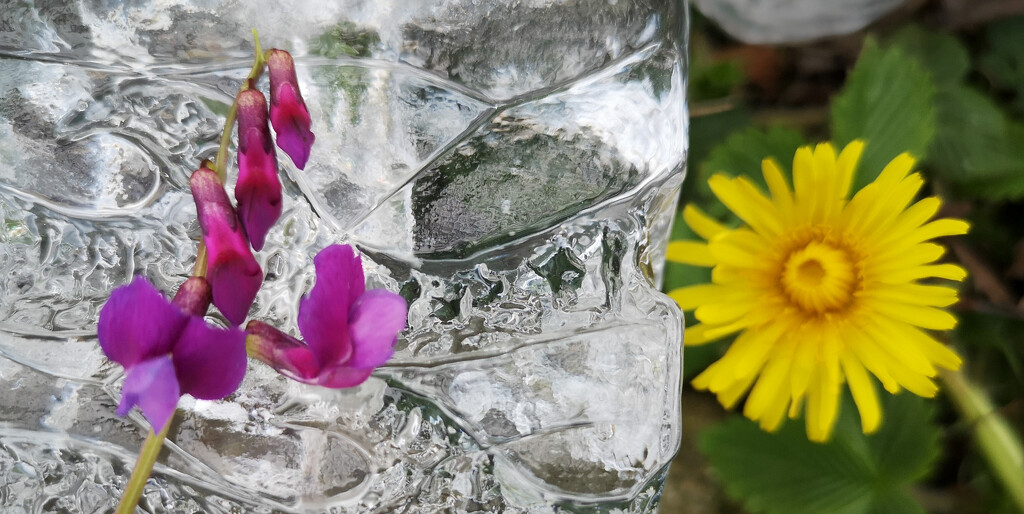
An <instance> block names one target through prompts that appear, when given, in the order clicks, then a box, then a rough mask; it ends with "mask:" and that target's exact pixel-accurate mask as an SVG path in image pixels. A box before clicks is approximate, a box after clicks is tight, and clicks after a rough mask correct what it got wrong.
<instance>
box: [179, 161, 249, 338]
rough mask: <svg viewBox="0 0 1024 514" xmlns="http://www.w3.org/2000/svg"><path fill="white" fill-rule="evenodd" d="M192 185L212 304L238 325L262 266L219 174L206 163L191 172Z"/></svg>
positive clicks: (247, 311)
mask: <svg viewBox="0 0 1024 514" xmlns="http://www.w3.org/2000/svg"><path fill="white" fill-rule="evenodd" d="M189 186H190V187H191V189H192V197H193V199H195V202H196V212H197V217H198V218H199V226H200V227H202V229H203V241H204V242H205V243H206V249H207V252H208V253H209V256H208V263H209V271H208V272H207V277H208V279H209V281H210V285H211V286H212V287H213V304H214V305H216V306H217V309H219V310H220V312H221V313H222V314H224V317H225V318H227V319H228V321H230V322H231V323H232V324H235V325H239V324H241V323H242V321H245V317H246V315H248V313H249V308H250V307H251V306H252V302H253V301H254V300H255V299H256V293H257V292H258V291H259V289H260V285H261V284H262V283H263V270H261V269H260V265H259V264H258V263H257V262H256V259H255V258H253V256H252V251H250V250H249V240H248V239H247V238H246V236H245V231H244V230H243V229H242V224H241V223H239V221H238V215H237V214H235V209H234V208H232V207H231V201H230V200H229V199H228V194H227V193H226V192H225V191H224V187H223V186H222V185H221V183H220V180H219V179H218V178H217V174H216V173H215V172H214V171H213V170H211V169H209V168H208V167H206V166H205V165H204V166H203V167H201V168H199V169H198V170H196V171H195V172H194V173H192V177H191V178H190V179H189Z"/></svg>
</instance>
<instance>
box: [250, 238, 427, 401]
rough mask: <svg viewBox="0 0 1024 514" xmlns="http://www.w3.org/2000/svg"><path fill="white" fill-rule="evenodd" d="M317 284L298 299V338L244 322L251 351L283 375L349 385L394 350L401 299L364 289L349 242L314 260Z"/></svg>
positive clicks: (403, 309)
mask: <svg viewBox="0 0 1024 514" xmlns="http://www.w3.org/2000/svg"><path fill="white" fill-rule="evenodd" d="M313 265H314V267H315V268H316V283H315V285H314V286H313V289H312V290H311V291H310V292H309V294H308V295H307V296H305V297H304V298H303V299H302V301H301V302H300V303H299V319H298V323H299V332H301V333H302V336H303V338H304V339H305V342H303V341H299V340H298V339H295V338H294V337H291V336H289V335H287V334H285V333H283V332H281V331H279V330H277V329H275V328H273V327H271V326H270V325H267V324H266V323H262V322H260V321H255V320H253V321H250V322H249V324H248V325H247V326H246V332H247V333H248V337H247V338H246V345H247V347H248V349H249V354H250V355H252V356H253V357H255V358H256V359H259V360H260V361H263V362H264V363H266V364H268V365H270V366H271V367H273V368H274V369H276V370H278V371H280V372H282V373H284V374H285V375H286V376H288V377H290V378H293V379H295V380H298V381H299V382H303V383H307V384H315V385H320V386H324V387H331V388H342V387H352V386H356V385H359V384H361V383H363V381H365V380H366V379H367V378H369V376H370V373H372V372H373V369H374V368H376V367H377V366H380V365H381V364H384V363H385V362H386V361H387V360H388V359H389V358H390V357H391V355H392V354H393V353H394V345H395V341H396V339H397V337H398V333H399V332H401V331H402V330H404V329H405V325H406V317H407V306H406V303H405V300H404V299H403V298H402V297H401V296H399V295H397V294H395V293H392V292H390V291H386V290H382V289H375V290H370V291H367V290H366V283H365V277H364V276H363V267H362V264H361V261H360V259H359V256H358V255H356V253H355V250H354V249H353V248H352V247H350V246H348V245H333V246H329V247H327V248H325V249H324V250H323V251H321V252H320V253H319V254H317V256H316V257H315V258H314V259H313Z"/></svg>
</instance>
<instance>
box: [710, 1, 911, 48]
mask: <svg viewBox="0 0 1024 514" xmlns="http://www.w3.org/2000/svg"><path fill="white" fill-rule="evenodd" d="M905 3H907V0H694V4H695V5H696V6H697V8H698V9H700V11H701V12H702V13H704V14H705V15H706V16H707V17H708V18H711V19H712V20H715V22H717V23H718V24H719V25H721V27H722V28H723V29H725V31H726V32H728V33H729V34H731V35H732V36H733V37H735V38H737V39H739V40H741V41H745V42H747V43H769V44H772V43H775V44H778V43H797V42H803V41H810V40H813V39H818V38H822V37H826V36H836V35H841V34H849V33H851V32H855V31H857V30H860V29H862V28H864V27H866V26H867V25H868V24H869V23H871V22H873V21H875V20H877V19H878V18H881V17H882V16H884V15H886V14H888V13H889V12H891V11H892V10H894V9H896V8H897V7H899V6H901V5H903V4H905Z"/></svg>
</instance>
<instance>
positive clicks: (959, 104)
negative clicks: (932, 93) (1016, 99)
mask: <svg viewBox="0 0 1024 514" xmlns="http://www.w3.org/2000/svg"><path fill="white" fill-rule="evenodd" d="M936 104H937V106H938V114H939V117H938V132H937V134H936V137H935V140H934V141H933V142H932V148H931V152H930V158H929V160H928V162H929V165H930V167H931V168H933V169H934V170H935V171H937V172H939V173H941V174H942V175H943V176H944V177H945V178H946V179H948V180H950V181H952V182H956V183H960V184H961V185H962V186H963V187H962V189H963V190H964V191H966V192H967V193H968V194H971V195H973V196H977V197H980V198H984V199H987V200H1008V199H1016V198H1021V197H1024V125H1021V124H1020V123H1019V122H1016V121H1012V120H1010V119H1009V118H1008V117H1007V116H1006V113H1004V112H1003V110H1002V109H1000V108H999V106H998V105H997V104H996V103H995V102H994V101H993V100H992V99H991V98H989V97H987V96H985V95H983V94H982V93H980V92H978V91H976V90H974V89H972V88H969V87H967V86H956V85H952V86H948V87H944V88H942V89H940V90H939V93H938V95H937V96H936Z"/></svg>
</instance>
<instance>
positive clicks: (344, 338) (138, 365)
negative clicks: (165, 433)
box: [98, 50, 407, 431]
mask: <svg viewBox="0 0 1024 514" xmlns="http://www.w3.org/2000/svg"><path fill="white" fill-rule="evenodd" d="M265 60H266V64H267V67H268V68H269V75H270V107H269V112H268V106H267V101H266V99H265V97H264V96H263V93H261V92H260V91H259V90H257V89H255V87H254V85H255V80H254V78H253V77H250V80H249V82H248V83H247V85H246V86H244V87H243V88H242V90H241V91H240V92H239V94H238V97H237V98H236V101H235V108H236V109H237V111H235V112H236V113H237V120H238V168H239V169H238V181H237V185H236V187H235V200H236V202H237V206H238V207H237V210H236V208H235V207H234V206H233V205H232V203H231V200H230V199H229V198H228V194H227V192H226V191H225V190H224V184H223V176H222V175H219V174H218V172H217V171H215V166H214V165H213V164H212V163H210V162H209V161H204V162H203V163H202V165H201V166H200V167H199V169H197V170H196V171H195V172H194V173H193V174H192V176H191V177H190V179H189V187H190V189H191V191H192V196H193V198H194V200H195V204H196V213H197V218H198V221H199V225H200V227H201V228H202V237H203V246H202V247H203V248H205V263H204V262H197V268H196V273H195V275H196V276H193V277H191V278H189V279H188V280H187V281H185V283H184V284H183V285H182V286H181V287H180V288H179V290H178V293H177V294H176V295H175V297H174V299H173V300H167V298H166V297H164V296H163V295H162V294H161V293H160V292H159V291H158V290H157V289H156V288H155V287H154V286H153V285H152V284H150V283H149V282H147V281H146V280H145V279H144V278H142V277H136V278H135V280H134V281H133V282H132V283H131V284H129V285H127V286H123V287H120V288H118V289H116V290H114V291H113V292H112V293H111V295H110V299H109V300H108V301H107V303H106V304H105V305H104V306H103V309H102V310H101V311H100V316H99V327H98V337H99V341H100V346H101V348H102V350H103V352H104V353H105V354H106V355H107V357H108V358H110V359H111V360H113V361H115V362H117V363H119V364H121V365H122V366H124V368H125V372H126V378H125V382H124V386H123V388H122V400H121V402H120V405H119V406H118V414H120V415H125V414H127V412H128V411H129V410H130V409H131V408H132V407H133V406H139V407H140V409H141V410H142V413H143V414H144V415H145V416H146V418H147V419H149V421H150V423H151V424H152V426H153V429H154V430H155V431H160V430H161V429H163V428H164V427H165V426H166V425H167V422H168V421H169V420H170V418H171V415H172V414H173V413H174V409H175V407H176V406H177V403H178V399H179V398H180V397H181V395H184V394H189V395H191V396H193V397H195V398H199V399H209V400H213V399H219V398H223V397H225V396H227V395H229V394H231V393H232V392H234V391H235V389H237V388H238V386H239V384H240V383H241V381H242V378H243V376H244V374H245V370H246V366H247V360H246V349H247V346H248V349H249V350H250V351H251V352H252V354H253V356H254V357H256V358H257V359H259V360H262V361H264V362H266V363H267V364H270V365H271V366H273V367H274V368H275V369H277V370H279V371H281V372H282V373H283V374H285V375H286V376H288V377H290V378H293V379H295V380H299V381H302V382H305V383H309V384H316V385H320V386H324V387H334V388H338V387H352V386H355V385H358V384H360V383H362V382H363V381H365V380H366V379H367V378H368V377H369V376H370V373H371V372H372V371H373V369H374V368H375V367H377V366H380V365H381V364H383V363H384V362H385V361H386V360H387V359H388V358H389V357H390V356H391V354H392V351H393V347H394V344H395V342H396V340H397V336H398V333H399V332H401V331H402V330H404V328H405V323H406V316H407V307H406V303H405V300H404V299H402V297H400V296H398V295H397V294H394V293H391V292H388V291H384V290H373V291H367V290H366V286H365V278H364V275H363V268H362V264H361V261H360V259H359V256H358V255H357V254H356V252H355V250H354V249H353V248H351V247H349V246H347V245H333V246H330V247H328V248H326V249H325V250H323V251H322V252H321V253H320V254H318V255H317V256H316V258H315V259H314V263H315V266H316V275H317V279H316V286H315V287H314V288H313V290H312V291H310V293H309V294H308V295H307V296H306V297H304V298H303V300H302V302H301V304H300V306H299V320H298V324H299V330H300V331H301V332H302V334H303V335H304V336H305V338H306V342H305V343H303V342H300V341H299V340H297V339H294V338H292V337H290V336H288V335H286V334H285V333H284V332H282V331H280V330H278V329H276V328H274V327H272V326H270V325H268V324H266V323H263V322H260V321H255V320H253V321H250V322H249V324H248V326H247V329H246V331H243V330H241V329H239V328H238V326H239V325H241V324H242V323H243V322H244V321H245V319H246V318H247V317H248V313H249V310H250V308H251V307H252V304H253V302H254V300H255V298H256V295H257V293H258V292H259V290H260V287H261V285H262V282H263V271H262V269H261V268H260V266H259V263H257V261H256V258H255V257H254V255H253V250H255V251H259V250H261V249H262V248H263V246H264V244H265V243H266V236H267V233H268V232H269V231H270V229H271V227H272V226H273V225H274V223H276V222H277V220H278V218H280V216H281V212H282V194H281V181H280V179H279V178H278V164H277V155H276V152H275V151H274V140H275V138H274V137H273V135H272V134H271V130H270V123H271V122H272V123H273V127H274V132H275V133H276V142H277V145H278V146H279V147H280V148H281V149H282V150H283V151H284V152H285V153H286V154H288V155H289V156H290V157H291V159H292V161H293V162H294V163H295V165H296V166H297V167H298V168H300V169H302V168H304V167H305V165H306V163H307V161H308V159H309V155H310V149H311V147H312V145H313V141H314V139H315V138H314V136H313V133H312V131H311V130H310V125H311V123H310V115H309V111H308V110H307V108H306V105H305V103H304V102H303V100H302V95H301V94H300V92H299V87H298V80H297V78H296V73H295V67H294V62H293V61H292V57H291V55H289V54H288V52H285V51H283V50H271V51H269V52H268V53H267V55H266V58H265ZM262 62H263V58H262V56H260V57H258V58H257V66H256V67H254V74H255V76H256V77H258V76H259V74H260V73H262ZM231 116H232V114H229V121H228V125H227V126H226V127H225V130H226V134H227V133H229V132H227V131H229V130H230V129H231V125H232V123H233V121H232V120H231ZM225 141H226V138H225ZM218 164H219V167H220V170H221V173H223V169H224V163H223V162H220V163H218ZM203 255H204V254H203V252H202V251H201V252H200V256H201V257H202V256H203ZM211 303H212V304H213V305H214V306H215V307H216V308H217V309H218V310H219V311H220V312H221V314H223V316H224V318H225V319H227V321H228V322H229V323H230V325H231V326H230V327H228V328H219V327H215V326H213V325H210V324H209V323H207V322H206V320H205V315H206V312H207V310H208V308H209V305H210V304H211Z"/></svg>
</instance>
